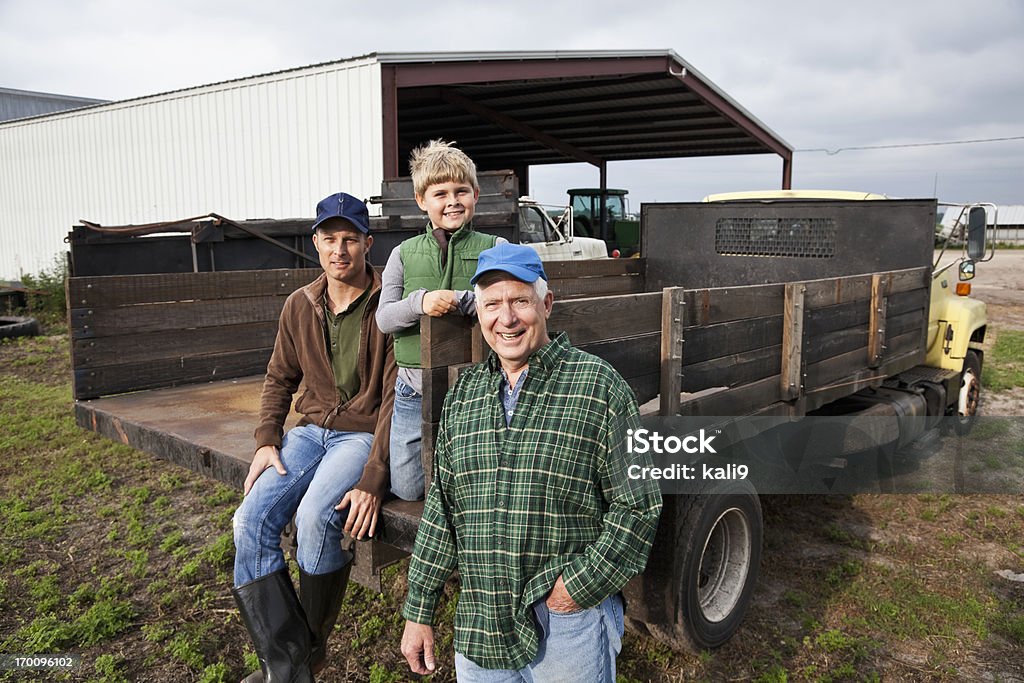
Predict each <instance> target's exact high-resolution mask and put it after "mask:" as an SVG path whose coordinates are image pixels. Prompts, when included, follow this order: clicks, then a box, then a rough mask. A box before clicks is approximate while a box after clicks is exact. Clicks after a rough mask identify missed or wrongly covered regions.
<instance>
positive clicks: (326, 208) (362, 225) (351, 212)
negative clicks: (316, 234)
mask: <svg viewBox="0 0 1024 683" xmlns="http://www.w3.org/2000/svg"><path fill="white" fill-rule="evenodd" d="M331 218H344V219H345V220H346V221H348V222H349V223H351V224H352V225H353V226H355V227H356V229H358V230H359V231H360V232H363V233H368V232H370V212H369V211H367V210H366V204H364V203H363V202H362V201H360V200H358V199H356V198H355V197H353V196H352V195H350V194H346V193H344V192H337V193H335V194H332V195H331V196H330V197H324V198H323V199H321V200H320V203H319V204H317V205H316V222H315V223H313V230H314V231H316V229H317V228H318V227H320V224H321V223H323V222H324V221H326V220H329V219H331Z"/></svg>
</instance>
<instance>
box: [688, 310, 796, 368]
mask: <svg viewBox="0 0 1024 683" xmlns="http://www.w3.org/2000/svg"><path fill="white" fill-rule="evenodd" d="M782 323H783V316H782V315H771V316H765V317H761V318H748V319H745V320H734V321H732V322H727V323H719V324H717V325H707V326H705V327H686V328H684V330H683V333H684V334H685V335H686V357H687V362H688V363H699V362H703V361H706V360H710V359H712V358H721V357H723V356H729V355H732V354H735V353H743V352H745V351H753V350H754V349H759V348H764V347H766V346H775V345H777V344H780V343H781V342H782Z"/></svg>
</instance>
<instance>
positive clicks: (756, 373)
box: [683, 344, 782, 393]
mask: <svg viewBox="0 0 1024 683" xmlns="http://www.w3.org/2000/svg"><path fill="white" fill-rule="evenodd" d="M781 370H782V345H781V344H776V345H774V346H766V347H763V348H760V349H754V350H752V351H747V352H744V353H734V354H731V355H728V356H722V357H720V358H713V359H711V360H708V361H704V362H702V363H691V364H687V358H684V359H683V391H685V392H689V393H694V392H697V391H701V390H703V389H707V388H709V387H723V386H724V387H735V386H740V385H742V384H749V383H751V382H756V381H758V380H760V379H764V378H766V377H771V376H774V375H778V374H779V373H780V372H781Z"/></svg>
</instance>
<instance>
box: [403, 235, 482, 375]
mask: <svg viewBox="0 0 1024 683" xmlns="http://www.w3.org/2000/svg"><path fill="white" fill-rule="evenodd" d="M431 230H432V228H431V226H429V225H428V226H427V230H426V232H424V233H423V234H421V235H417V236H416V237H412V238H410V239H407V240H406V241H404V242H402V244H401V245H400V246H399V249H400V252H399V253H400V254H401V255H402V269H403V271H404V274H405V289H404V291H403V292H402V298H403V299H404V298H406V297H407V296H409V294H411V293H412V292H415V291H416V290H417V289H426V290H427V291H428V292H432V291H434V290H438V289H454V290H466V289H470V288H471V287H470V285H469V280H470V278H472V277H473V273H475V272H476V261H477V258H478V257H479V256H480V252H481V251H483V250H484V249H490V248H491V247H493V246H494V243H495V241H496V239H497V238H496V237H494V235H484V234H482V233H479V232H476V231H475V230H473V229H472V228H471V227H468V226H467V227H463V228H459V229H458V230H456V231H455V234H453V235H452V236H451V239H450V240H448V258H447V260H446V261H445V267H444V269H443V270H442V269H441V247H440V246H438V244H437V240H436V239H434V235H433V234H431ZM394 337H395V362H396V363H398V365H399V367H403V368H419V367H422V365H421V363H420V324H419V323H416V324H415V325H413V326H412V327H409V328H406V329H404V330H399V331H398V332H395V334H394Z"/></svg>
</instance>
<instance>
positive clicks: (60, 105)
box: [0, 88, 104, 121]
mask: <svg viewBox="0 0 1024 683" xmlns="http://www.w3.org/2000/svg"><path fill="white" fill-rule="evenodd" d="M103 102H104V101H103V100H94V99H90V98H86V97H69V96H67V95H51V94H50V93H42V92H29V91H27V90H12V89H11V88H0V121H9V120H10V119H21V118H25V117H28V116H39V115H41V114H51V113H53V112H55V111H64V110H66V109H77V108H79V107H87V106H90V105H93V104H102V103H103Z"/></svg>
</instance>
